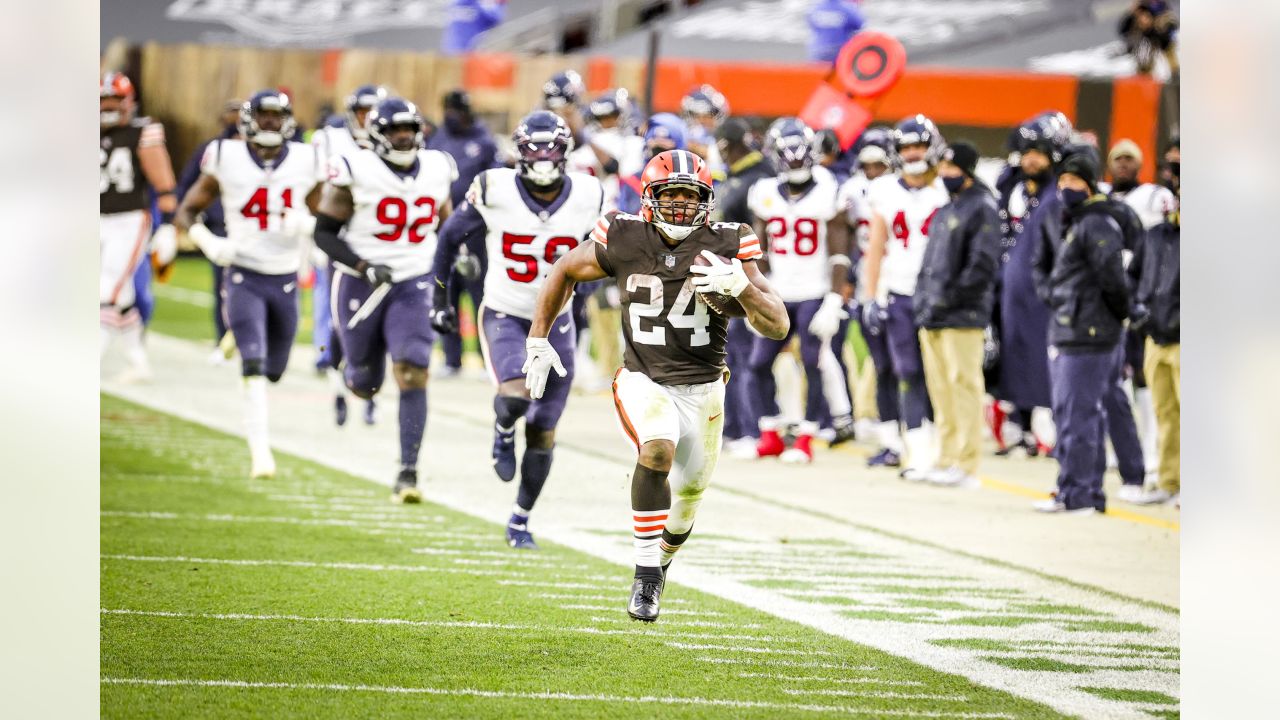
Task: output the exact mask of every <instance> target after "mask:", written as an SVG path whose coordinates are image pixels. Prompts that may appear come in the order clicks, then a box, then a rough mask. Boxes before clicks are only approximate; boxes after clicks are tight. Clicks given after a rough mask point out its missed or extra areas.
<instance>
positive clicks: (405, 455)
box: [315, 97, 458, 503]
mask: <svg viewBox="0 0 1280 720" xmlns="http://www.w3.org/2000/svg"><path fill="white" fill-rule="evenodd" d="M424 125H425V123H424V121H423V119H422V115H421V114H419V112H418V108H417V107H416V106H415V105H414V104H413V103H411V102H408V101H406V100H403V99H401V98H394V97H393V98H388V99H386V100H383V101H381V102H379V103H378V104H377V105H376V106H375V107H374V108H373V110H371V111H370V112H369V116H368V118H367V120H366V129H367V131H368V138H369V143H370V145H371V146H372V149H362V150H359V151H357V152H354V153H349V154H347V155H343V156H341V157H340V158H338V160H337V161H336V162H335V163H334V165H333V166H332V167H330V169H329V180H328V182H326V183H325V185H324V191H323V192H322V194H321V196H320V205H319V207H318V208H317V210H316V227H315V242H316V247H319V248H320V249H321V250H323V251H324V252H325V253H327V254H328V255H329V257H330V258H331V259H332V260H333V261H334V262H335V263H337V269H338V272H337V273H336V274H335V276H334V281H333V287H332V289H331V291H330V292H331V295H330V300H331V302H332V312H333V318H334V323H335V325H336V326H337V330H338V335H339V338H340V340H341V342H342V348H343V351H344V353H345V354H346V365H345V368H344V370H343V379H344V380H345V381H346V384H347V388H348V389H350V390H351V392H352V393H353V394H355V395H356V396H357V397H360V398H363V399H365V400H369V399H371V398H373V396H374V395H375V394H377V392H378V391H379V390H380V389H381V388H382V383H383V381H384V380H385V378H386V369H387V361H386V358H387V355H388V353H389V354H390V355H391V371H392V375H393V376H394V377H395V381H396V385H397V386H398V387H399V389H400V412H399V429H400V472H399V475H398V476H397V477H396V483H395V488H394V491H393V493H392V496H391V499H392V500H393V501H395V502H401V503H417V502H421V501H422V493H421V491H419V490H418V452H419V450H420V449H421V447H422V438H423V435H424V433H425V431H426V427H427V369H428V366H429V365H430V361H431V343H432V340H433V339H434V338H433V336H432V333H431V326H430V323H429V320H428V316H429V314H430V312H431V278H430V273H431V267H432V264H431V263H432V259H433V258H434V255H435V249H436V228H437V227H438V226H439V224H440V223H441V222H443V221H444V219H445V218H447V217H448V216H449V213H450V211H451V209H452V204H451V203H450V200H449V186H450V184H451V183H452V182H453V181H454V180H455V179H456V178H457V177H458V168H457V166H456V165H455V164H454V162H453V158H452V157H450V156H449V155H448V154H447V153H443V152H440V151H438V150H424V149H422V134H423V128H424ZM344 226H345V227H346V234H345V235H343V236H341V237H340V236H339V234H340V233H341V231H342V229H343V227H344ZM445 267H448V266H445Z"/></svg>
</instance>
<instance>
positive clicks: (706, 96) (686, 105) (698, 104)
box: [680, 85, 729, 123]
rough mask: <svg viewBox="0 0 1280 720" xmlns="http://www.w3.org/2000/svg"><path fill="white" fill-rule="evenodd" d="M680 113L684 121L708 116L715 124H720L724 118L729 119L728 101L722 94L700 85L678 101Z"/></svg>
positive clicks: (712, 88) (707, 86)
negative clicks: (714, 120) (712, 118)
mask: <svg viewBox="0 0 1280 720" xmlns="http://www.w3.org/2000/svg"><path fill="white" fill-rule="evenodd" d="M680 112H681V113H682V114H683V115H684V117H685V119H686V120H692V119H693V118H695V117H699V116H703V115H710V116H712V117H714V118H715V119H716V122H717V123H720V122H723V121H724V119H725V118H726V117H729V101H728V100H725V98H724V93H722V92H720V91H719V90H717V89H715V88H714V87H711V86H710V85H702V86H700V87H696V88H694V89H692V90H690V91H689V93H688V94H687V95H685V96H684V98H683V99H681V100H680Z"/></svg>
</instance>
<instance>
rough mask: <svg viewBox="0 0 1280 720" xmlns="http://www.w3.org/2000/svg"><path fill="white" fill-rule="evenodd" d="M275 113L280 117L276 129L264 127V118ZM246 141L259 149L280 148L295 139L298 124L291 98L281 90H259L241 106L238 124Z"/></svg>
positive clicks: (275, 125)
mask: <svg viewBox="0 0 1280 720" xmlns="http://www.w3.org/2000/svg"><path fill="white" fill-rule="evenodd" d="M268 113H273V114H276V115H279V116H280V120H279V123H278V124H275V123H273V125H274V127H267V128H264V127H263V122H262V121H263V120H264V119H265V118H264V116H265V115H266V114H268ZM237 125H238V126H239V128H240V134H241V135H243V136H244V139H245V140H247V141H249V142H251V143H253V144H254V145H257V146H259V147H279V146H280V145H281V144H283V143H284V142H285V141H287V140H289V139H290V138H292V137H293V133H294V131H296V130H297V129H298V122H297V121H296V120H294V119H293V104H292V103H291V102H290V101H289V96H288V95H286V94H284V93H282V92H280V91H279V90H259V91H258V92H256V93H254V94H253V97H250V98H249V99H248V100H245V101H244V104H243V105H241V106H240V121H239V122H238V123H237Z"/></svg>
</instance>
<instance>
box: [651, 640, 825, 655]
mask: <svg viewBox="0 0 1280 720" xmlns="http://www.w3.org/2000/svg"><path fill="white" fill-rule="evenodd" d="M666 645H667V647H673V648H676V649H678V650H728V651H730V652H742V653H761V654H764V655H835V653H833V652H831V651H830V650H781V649H778V648H760V647H744V646H741V645H690V644H688V643H681V642H669V643H666Z"/></svg>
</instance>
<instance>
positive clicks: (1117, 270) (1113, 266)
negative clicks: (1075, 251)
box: [1085, 218, 1129, 320]
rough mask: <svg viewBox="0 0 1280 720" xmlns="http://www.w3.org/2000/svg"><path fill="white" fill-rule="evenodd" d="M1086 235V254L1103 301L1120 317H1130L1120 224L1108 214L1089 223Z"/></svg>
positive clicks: (1121, 318) (1113, 313) (1108, 308)
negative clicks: (1108, 216) (1106, 216)
mask: <svg viewBox="0 0 1280 720" xmlns="http://www.w3.org/2000/svg"><path fill="white" fill-rule="evenodd" d="M1089 230H1091V231H1092V232H1090V233H1089V234H1088V236H1087V237H1086V238H1085V242H1086V246H1085V257H1087V258H1088V261H1089V265H1090V266H1091V267H1092V268H1093V272H1094V275H1095V277H1096V278H1097V282H1098V288H1099V289H1100V290H1101V291H1102V302H1103V303H1104V304H1105V305H1106V306H1107V310H1110V311H1111V314H1112V315H1114V316H1115V317H1116V319H1118V320H1124V319H1125V318H1127V317H1129V284H1128V282H1127V280H1126V278H1125V275H1124V262H1123V261H1122V260H1121V256H1120V251H1121V249H1123V247H1124V238H1123V234H1122V233H1121V232H1120V228H1119V225H1117V224H1115V223H1114V221H1108V219H1107V218H1099V219H1098V220H1097V221H1095V222H1092V223H1090V224H1089Z"/></svg>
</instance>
